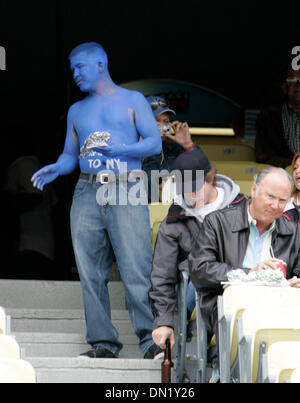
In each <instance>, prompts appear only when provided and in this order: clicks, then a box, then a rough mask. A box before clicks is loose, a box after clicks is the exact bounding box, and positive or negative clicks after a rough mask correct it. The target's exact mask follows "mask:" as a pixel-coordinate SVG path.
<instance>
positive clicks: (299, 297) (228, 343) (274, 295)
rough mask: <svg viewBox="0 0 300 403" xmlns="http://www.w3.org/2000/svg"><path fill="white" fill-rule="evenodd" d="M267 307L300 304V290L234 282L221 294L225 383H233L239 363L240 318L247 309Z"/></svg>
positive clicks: (220, 319) (220, 322) (221, 342)
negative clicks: (231, 379)
mask: <svg viewBox="0 0 300 403" xmlns="http://www.w3.org/2000/svg"><path fill="white" fill-rule="evenodd" d="M256 306H257V307H263V306H274V307H276V306H279V307H280V306H291V307H293V306H300V289H296V288H291V287H271V286H254V285H253V286H252V285H232V286H229V287H227V288H225V290H224V293H223V295H222V296H219V297H218V320H219V355H220V379H221V382H225V383H227V382H230V373H231V370H233V368H234V366H235V365H236V364H237V356H238V338H237V330H236V322H237V318H238V317H239V316H241V314H242V312H243V311H244V310H245V309H246V308H250V307H256Z"/></svg>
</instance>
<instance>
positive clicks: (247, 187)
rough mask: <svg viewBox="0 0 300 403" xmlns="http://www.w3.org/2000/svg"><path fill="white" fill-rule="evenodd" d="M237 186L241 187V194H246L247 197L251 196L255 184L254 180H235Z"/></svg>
mask: <svg viewBox="0 0 300 403" xmlns="http://www.w3.org/2000/svg"><path fill="white" fill-rule="evenodd" d="M234 182H235V183H236V184H237V185H239V187H240V192H241V193H244V194H245V195H247V196H250V195H251V186H252V183H253V180H239V179H237V180H235V181H234Z"/></svg>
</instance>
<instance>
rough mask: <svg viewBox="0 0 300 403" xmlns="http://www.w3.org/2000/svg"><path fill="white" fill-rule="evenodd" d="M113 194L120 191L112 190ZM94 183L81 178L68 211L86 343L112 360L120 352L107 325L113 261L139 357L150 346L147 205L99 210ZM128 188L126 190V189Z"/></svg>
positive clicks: (110, 326)
mask: <svg viewBox="0 0 300 403" xmlns="http://www.w3.org/2000/svg"><path fill="white" fill-rule="evenodd" d="M114 185H115V186H116V191H117V194H118V191H119V187H120V186H121V185H119V184H114ZM101 186H103V185H101V184H100V183H98V182H94V183H92V184H91V183H89V182H88V180H86V179H82V178H80V179H79V181H78V183H77V185H76V188H75V191H74V196H73V203H72V207H71V233H72V241H73V248H74V253H75V258H76V264H77V268H78V272H79V276H80V281H81V286H82V292H83V300H84V308H85V319H86V327H87V337H86V338H87V342H88V343H89V344H91V345H93V346H95V345H101V346H103V347H104V348H106V349H108V350H109V351H111V352H112V353H114V354H115V355H118V353H119V351H120V350H121V348H122V344H121V343H120V342H119V340H118V338H119V335H118V332H117V330H116V328H115V327H114V326H113V325H112V323H111V311H110V300H109V294H108V288H107V284H108V281H109V277H110V269H111V266H112V263H113V258H114V255H115V257H116V261H117V264H118V268H119V272H120V275H121V278H122V281H123V284H124V287H125V293H126V302H127V308H128V311H129V315H130V319H131V322H132V325H133V328H134V331H135V333H136V335H137V336H138V338H139V340H140V342H139V346H140V349H141V351H142V352H143V353H145V352H147V350H148V349H149V347H150V346H151V345H152V344H153V340H152V330H153V314H152V311H151V308H150V302H149V295H148V293H149V289H150V287H151V283H150V271H151V266H152V246H151V245H152V244H151V228H150V220H149V210H148V205H147V204H146V205H138V206H133V205H110V204H109V203H106V204H105V205H103V206H101V205H99V203H98V202H99V197H98V199H97V200H98V202H97V200H96V194H97V195H98V194H99V192H98V193H97V191H98V190H99V189H100V187H101ZM129 187H130V185H129V184H128V188H129Z"/></svg>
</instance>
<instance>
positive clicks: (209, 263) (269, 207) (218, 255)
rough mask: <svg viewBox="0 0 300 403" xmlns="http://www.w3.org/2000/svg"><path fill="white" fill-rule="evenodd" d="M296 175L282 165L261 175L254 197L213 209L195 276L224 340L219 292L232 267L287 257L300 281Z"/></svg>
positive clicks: (265, 264)
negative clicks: (290, 207) (291, 207)
mask: <svg viewBox="0 0 300 403" xmlns="http://www.w3.org/2000/svg"><path fill="white" fill-rule="evenodd" d="M291 190H292V179H291V177H290V175H289V174H288V173H287V172H286V171H285V170H284V169H282V168H275V167H271V168H267V169H264V170H263V171H261V172H260V173H259V174H258V175H256V176H255V178H254V182H253V184H252V188H251V198H250V199H249V200H246V199H245V200H243V201H242V202H241V203H239V204H236V205H234V206H231V207H229V208H225V209H223V210H218V211H215V212H213V213H211V214H209V215H208V216H207V217H206V218H205V220H204V222H203V224H202V226H201V228H200V233H199V236H198V237H197V240H196V242H195V244H194V247H193V249H192V252H191V253H190V255H189V257H188V260H189V268H190V273H191V280H192V282H193V283H194V285H195V287H196V288H197V290H198V291H199V292H200V297H201V302H200V306H201V314H202V317H203V320H204V322H205V323H206V327H207V329H208V330H209V331H210V332H212V333H214V334H215V335H216V340H217V345H218V317H217V296H218V295H221V294H222V293H223V287H222V285H221V282H224V281H228V277H227V274H228V272H229V271H231V270H236V269H243V270H244V272H246V273H250V272H252V271H257V270H265V269H277V268H278V264H279V263H282V262H283V261H284V262H286V263H287V266H286V278H287V279H288V280H289V282H290V285H291V286H292V287H299V286H300V279H299V278H298V277H300V225H298V223H295V222H293V220H292V219H291V217H290V216H289V215H288V214H287V213H285V214H283V212H284V209H285V206H286V204H287V202H288V201H289V198H290V195H291Z"/></svg>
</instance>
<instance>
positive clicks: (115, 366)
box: [0, 280, 161, 383]
mask: <svg viewBox="0 0 300 403" xmlns="http://www.w3.org/2000/svg"><path fill="white" fill-rule="evenodd" d="M109 293H110V298H111V307H112V321H113V324H114V325H115V326H116V328H117V329H118V331H119V335H120V341H121V342H122V343H123V349H122V350H121V352H120V358H119V359H90V358H85V357H80V358H78V356H79V354H81V353H83V352H86V351H87V350H88V349H89V348H90V346H89V345H87V344H86V342H85V332H86V329H85V320H84V311H83V301H82V294H81V287H80V282H79V281H36V280H0V306H2V307H4V308H5V311H6V314H7V315H10V316H11V332H12V334H14V335H15V337H16V340H17V341H18V343H19V344H20V346H21V348H22V349H24V352H25V359H26V360H27V361H29V362H30V363H31V364H32V365H33V366H34V368H35V370H36V372H37V374H38V381H39V382H41V383H159V382H160V381H161V372H160V367H161V361H159V360H158V361H156V360H145V359H143V356H142V353H141V351H140V350H139V348H138V338H137V337H136V335H135V334H134V332H133V328H132V325H131V322H130V319H129V315H128V312H127V311H126V309H125V306H124V305H125V293H124V287H123V284H122V283H121V282H120V281H111V282H110V283H109Z"/></svg>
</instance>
